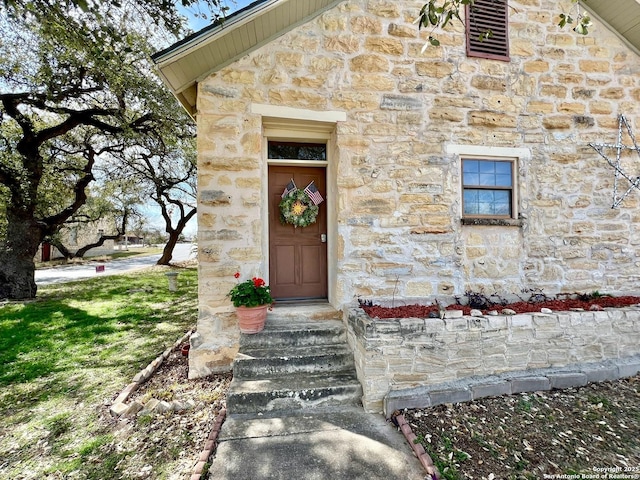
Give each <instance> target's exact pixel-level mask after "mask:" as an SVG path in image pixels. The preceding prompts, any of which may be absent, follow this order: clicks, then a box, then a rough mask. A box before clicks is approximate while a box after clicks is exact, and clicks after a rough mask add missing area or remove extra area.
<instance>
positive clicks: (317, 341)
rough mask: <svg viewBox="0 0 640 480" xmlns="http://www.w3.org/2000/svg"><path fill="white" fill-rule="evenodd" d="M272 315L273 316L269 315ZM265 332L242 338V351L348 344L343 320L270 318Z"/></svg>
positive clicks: (242, 336)
mask: <svg viewBox="0 0 640 480" xmlns="http://www.w3.org/2000/svg"><path fill="white" fill-rule="evenodd" d="M269 315H271V314H269ZM269 315H268V316H267V322H266V324H265V327H264V330H263V331H262V332H260V333H258V334H254V335H241V336H240V349H241V350H244V349H245V348H269V347H287V346H292V347H293V346H297V347H302V346H305V345H308V346H313V345H327V344H336V343H346V339H347V337H346V329H345V327H344V324H343V323H342V320H316V321H307V322H304V321H299V320H295V319H291V318H288V317H270V316H269Z"/></svg>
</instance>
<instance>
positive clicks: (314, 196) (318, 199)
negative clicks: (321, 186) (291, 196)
mask: <svg viewBox="0 0 640 480" xmlns="http://www.w3.org/2000/svg"><path fill="white" fill-rule="evenodd" d="M304 193H306V194H307V195H309V198H310V199H311V201H312V202H313V204H314V205H320V204H321V203H322V202H324V198H322V195H320V192H319V191H318V189H317V188H316V186H315V185H314V184H313V182H311V183H310V184H309V185H307V187H306V188H305V189H304Z"/></svg>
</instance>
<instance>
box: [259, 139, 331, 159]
mask: <svg viewBox="0 0 640 480" xmlns="http://www.w3.org/2000/svg"><path fill="white" fill-rule="evenodd" d="M268 157H269V158H271V159H276V160H280V159H283V160H320V161H322V160H326V159H327V146H326V145H325V144H323V143H297V142H276V141H269V152H268Z"/></svg>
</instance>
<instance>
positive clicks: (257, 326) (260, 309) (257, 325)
mask: <svg viewBox="0 0 640 480" xmlns="http://www.w3.org/2000/svg"><path fill="white" fill-rule="evenodd" d="M268 307H269V305H259V306H257V307H236V315H237V316H238V326H239V327H240V332H241V333H258V332H261V331H262V330H263V329H264V323H265V321H266V319H267V308H268Z"/></svg>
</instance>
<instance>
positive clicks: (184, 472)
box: [101, 350, 231, 480]
mask: <svg viewBox="0 0 640 480" xmlns="http://www.w3.org/2000/svg"><path fill="white" fill-rule="evenodd" d="M187 375H188V361H187V357H184V356H183V355H182V354H181V353H180V351H179V350H176V351H174V352H173V353H172V354H171V356H170V357H169V358H168V359H167V360H166V361H165V362H163V363H162V365H161V366H160V367H159V368H158V370H157V371H156V373H155V374H154V375H153V376H152V377H151V378H150V379H149V381H147V382H145V383H144V384H143V385H142V386H141V387H140V388H139V389H138V390H137V391H136V392H134V394H133V395H132V396H131V397H130V399H129V400H128V401H127V402H130V401H132V400H135V399H138V400H140V399H142V400H143V402H147V401H148V400H149V399H151V398H156V399H158V400H165V401H168V402H170V401H173V400H183V401H186V400H189V399H193V400H195V401H196V402H197V404H196V407H195V408H194V409H191V410H185V411H182V412H172V413H163V414H159V415H142V416H137V417H136V418H134V419H126V418H120V419H117V420H114V419H113V418H112V417H111V415H110V414H109V411H108V406H104V408H103V411H102V412H101V418H102V421H103V422H104V423H105V427H106V428H108V429H109V430H111V431H114V432H115V435H114V436H113V441H112V442H111V443H110V444H109V445H105V447H104V448H105V449H109V450H111V451H112V452H114V453H121V455H120V457H121V460H120V462H119V463H118V464H117V465H116V468H115V471H116V472H117V473H115V475H116V476H114V477H113V478H147V479H170V480H183V479H185V478H189V476H190V475H191V472H192V470H193V467H194V465H195V464H196V462H197V460H198V456H199V455H200V452H201V451H202V449H203V448H204V445H205V441H206V439H207V436H208V435H209V433H210V432H211V429H212V427H213V424H214V422H215V419H216V416H217V415H218V414H219V412H220V410H221V409H223V408H225V407H226V394H227V390H228V388H229V383H230V382H231V374H225V375H211V376H209V377H206V378H202V379H197V380H188V378H187ZM116 395H117V393H116ZM159 465H162V468H159Z"/></svg>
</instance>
